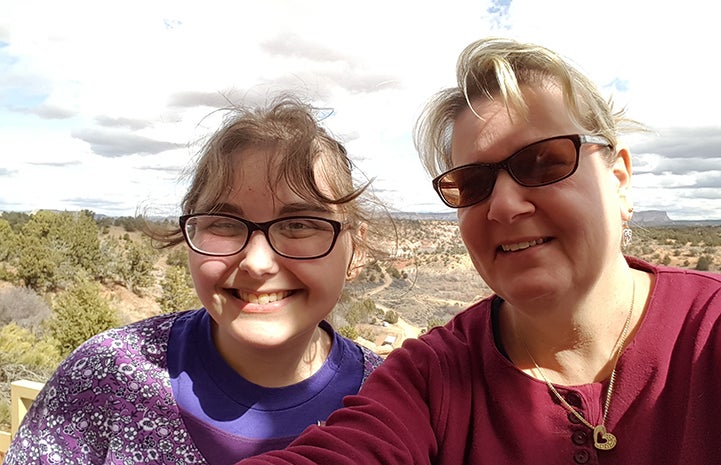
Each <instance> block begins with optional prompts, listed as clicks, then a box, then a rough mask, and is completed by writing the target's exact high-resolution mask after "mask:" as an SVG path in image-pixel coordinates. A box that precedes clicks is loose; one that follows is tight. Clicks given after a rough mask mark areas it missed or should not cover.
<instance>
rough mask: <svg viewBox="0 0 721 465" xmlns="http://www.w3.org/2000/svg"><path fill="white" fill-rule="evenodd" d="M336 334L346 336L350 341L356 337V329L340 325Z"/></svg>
mask: <svg viewBox="0 0 721 465" xmlns="http://www.w3.org/2000/svg"><path fill="white" fill-rule="evenodd" d="M337 331H338V334H340V335H341V336H344V337H347V338H348V339H350V340H351V341H354V340H355V339H357V338H358V330H357V329H355V327H354V326H342V327H340V328H338V330H337Z"/></svg>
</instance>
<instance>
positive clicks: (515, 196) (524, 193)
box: [487, 170, 535, 224]
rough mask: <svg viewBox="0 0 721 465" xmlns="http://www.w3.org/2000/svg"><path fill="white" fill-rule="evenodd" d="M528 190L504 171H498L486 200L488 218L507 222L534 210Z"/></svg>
mask: <svg viewBox="0 0 721 465" xmlns="http://www.w3.org/2000/svg"><path fill="white" fill-rule="evenodd" d="M528 192H529V191H528V188H526V187H523V186H521V185H520V184H518V183H517V182H516V181H515V180H514V179H513V178H512V177H511V175H510V174H508V173H507V172H506V171H504V170H501V171H499V172H498V177H497V178H496V183H495V186H494V187H493V191H492V192H491V195H490V197H488V200H487V203H488V219H489V220H492V221H498V222H500V223H506V224H509V223H512V222H513V221H515V219H516V218H518V217H520V216H523V215H527V214H529V213H532V212H533V211H535V205H534V204H533V203H532V202H531V201H530V200H529V199H528Z"/></svg>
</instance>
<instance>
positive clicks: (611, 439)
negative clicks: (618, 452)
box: [593, 425, 616, 450]
mask: <svg viewBox="0 0 721 465" xmlns="http://www.w3.org/2000/svg"><path fill="white" fill-rule="evenodd" d="M593 446H594V447H595V448H596V449H598V450H611V449H613V448H614V447H616V436H614V435H613V434H611V433H609V432H607V431H606V427H605V426H603V425H598V426H596V427H595V428H593Z"/></svg>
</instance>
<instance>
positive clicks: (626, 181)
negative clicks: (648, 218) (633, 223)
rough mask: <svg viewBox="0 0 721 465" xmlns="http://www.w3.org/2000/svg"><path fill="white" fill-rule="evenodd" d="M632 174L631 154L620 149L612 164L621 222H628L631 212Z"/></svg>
mask: <svg viewBox="0 0 721 465" xmlns="http://www.w3.org/2000/svg"><path fill="white" fill-rule="evenodd" d="M632 172H633V170H632V167H631V154H630V152H629V151H628V149H626V148H622V149H620V150H619V151H618V153H617V157H616V161H615V162H614V164H613V175H614V177H615V178H616V180H617V181H618V198H619V206H620V209H621V218H622V219H623V221H629V220H630V219H631V212H633V202H632V201H631V197H630V194H629V192H630V189H631V176H632Z"/></svg>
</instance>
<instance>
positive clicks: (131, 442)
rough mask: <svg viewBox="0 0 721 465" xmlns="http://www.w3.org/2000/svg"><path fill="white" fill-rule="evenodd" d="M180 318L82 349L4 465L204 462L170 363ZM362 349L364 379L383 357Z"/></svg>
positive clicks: (64, 367) (136, 326) (120, 331)
mask: <svg viewBox="0 0 721 465" xmlns="http://www.w3.org/2000/svg"><path fill="white" fill-rule="evenodd" d="M178 315H179V313H173V314H168V315H161V316H157V317H152V318H149V319H147V320H143V321H139V322H137V323H133V324H130V325H128V326H125V327H122V328H116V329H112V330H109V331H106V332H104V333H102V334H99V335H97V336H95V337H93V338H92V339H90V340H88V341H87V342H86V343H84V344H83V345H81V346H80V347H78V349H76V350H75V351H74V352H73V353H72V354H71V355H70V356H69V357H68V358H67V359H66V360H65V361H64V362H63V363H62V364H61V365H60V366H59V367H58V369H57V371H56V372H55V373H54V374H53V376H52V377H51V378H50V380H49V381H48V382H47V383H46V384H45V387H44V388H43V390H42V391H41V392H40V394H39V395H38V397H37V399H36V400H35V402H34V403H33V405H32V407H31V408H30V410H29V412H28V414H27V415H26V416H25V419H24V420H23V423H22V425H21V426H20V429H19V431H18V432H17V434H16V435H15V437H14V438H13V441H12V443H11V444H10V448H9V450H8V452H7V455H6V457H5V461H4V462H3V464H4V465H31V464H75V465H86V464H93V465H95V464H113V465H116V464H117V465H120V464H123V465H129V464H138V463H145V464H147V463H153V464H205V463H206V461H205V459H204V458H203V456H202V455H201V453H200V452H199V451H198V449H197V448H196V447H195V445H194V443H193V441H192V438H191V437H190V435H189V433H188V431H187V429H186V427H185V425H184V423H183V421H182V419H181V415H180V411H179V409H178V405H177V404H176V402H175V398H174V397H173V393H172V389H171V386H170V378H169V375H168V370H167V365H166V352H167V348H168V336H169V333H170V328H171V327H172V325H173V322H174V321H175V319H176V318H177V317H178ZM361 349H362V350H363V354H364V362H365V363H364V380H365V378H366V377H367V376H368V374H370V372H371V371H373V370H374V369H375V368H376V367H377V366H378V365H379V364H380V362H381V361H382V359H381V358H380V357H379V356H378V355H376V354H375V353H373V352H371V351H370V350H368V349H365V348H363V347H361Z"/></svg>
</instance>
